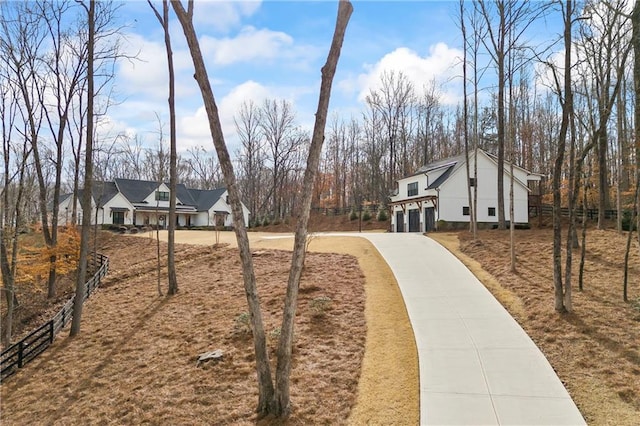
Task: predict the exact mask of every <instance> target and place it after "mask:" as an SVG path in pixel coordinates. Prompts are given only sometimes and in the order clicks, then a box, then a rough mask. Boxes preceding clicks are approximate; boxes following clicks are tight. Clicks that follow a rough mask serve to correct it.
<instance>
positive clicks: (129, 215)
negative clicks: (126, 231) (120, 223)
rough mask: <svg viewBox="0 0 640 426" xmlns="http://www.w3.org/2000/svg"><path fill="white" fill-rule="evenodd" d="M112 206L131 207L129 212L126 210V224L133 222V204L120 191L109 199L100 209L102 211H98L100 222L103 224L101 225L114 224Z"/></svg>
mask: <svg viewBox="0 0 640 426" xmlns="http://www.w3.org/2000/svg"><path fill="white" fill-rule="evenodd" d="M112 207H116V208H127V209H129V211H128V212H124V224H125V225H132V224H133V206H132V205H131V204H130V203H129V201H127V199H126V198H125V197H124V196H123V195H122V194H120V193H118V194H116V195H115V196H114V197H113V198H112V199H110V200H109V201H107V202H106V203H105V205H104V206H103V207H102V208H101V209H100V211H98V224H101V225H112V224H113V213H112V211H111V208H112Z"/></svg>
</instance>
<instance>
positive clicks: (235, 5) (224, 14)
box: [185, 0, 262, 32]
mask: <svg viewBox="0 0 640 426" xmlns="http://www.w3.org/2000/svg"><path fill="white" fill-rule="evenodd" d="M261 5H262V1H261V0H250V1H237V0H236V1H220V0H208V1H199V2H197V3H196V4H195V7H194V11H193V20H194V23H195V25H196V29H197V28H198V27H199V26H202V25H206V26H207V28H209V29H210V30H214V31H220V32H227V31H229V30H230V29H231V28H233V27H236V26H237V25H238V24H239V23H240V22H241V21H242V20H243V19H244V18H246V17H250V16H252V15H253V14H254V13H256V11H257V10H258V9H259V8H260V6H261ZM185 7H186V6H185Z"/></svg>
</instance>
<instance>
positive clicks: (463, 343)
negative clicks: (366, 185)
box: [361, 233, 586, 425]
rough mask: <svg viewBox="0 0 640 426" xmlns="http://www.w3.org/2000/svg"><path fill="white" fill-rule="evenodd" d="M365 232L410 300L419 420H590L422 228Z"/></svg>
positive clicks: (512, 324)
mask: <svg viewBox="0 0 640 426" xmlns="http://www.w3.org/2000/svg"><path fill="white" fill-rule="evenodd" d="M361 235H362V236H363V237H365V238H367V239H368V240H369V241H371V242H372V243H373V244H374V245H375V246H376V248H377V249H378V251H379V252H380V253H381V254H382V256H383V257H384V258H385V260H386V261H387V263H388V264H389V266H390V267H391V269H392V271H393V273H394V274H395V276H396V279H397V281H398V285H399V286H400V289H401V291H402V295H403V297H404V300H405V304H406V307H407V311H408V314H409V319H410V320H411V324H412V326H413V331H414V334H415V338H416V345H417V347H418V358H419V364H420V419H421V421H420V423H421V424H425V425H445V424H446V425H462V424H468V425H480V424H483V425H484V424H486V425H498V424H499V425H584V424H586V423H585V421H584V419H583V418H582V415H581V414H580V412H579V411H578V409H577V407H576V405H575V404H574V402H573V400H572V399H571V397H570V396H569V394H568V393H567V391H566V389H565V387H564V385H563V384H562V382H561V381H560V379H559V378H558V376H557V375H556V373H555V372H554V370H553V368H552V367H551V365H550V364H549V362H548V361H547V359H546V358H545V357H544V355H543V354H542V352H540V350H539V349H538V347H537V346H536V345H535V344H534V343H533V341H532V340H531V339H530V338H529V336H528V335H527V334H526V333H525V332H524V330H523V329H522V328H521V327H520V326H519V325H518V323H517V322H516V321H515V320H514V319H513V318H512V317H511V315H509V313H508V312H507V311H506V310H505V309H504V308H503V307H502V305H500V303H498V301H497V300H496V299H495V298H494V297H493V296H492V295H491V293H489V291H488V290H487V289H486V288H485V287H484V286H483V285H482V283H480V282H479V281H478V279H477V278H476V277H475V276H474V275H473V274H472V273H471V272H470V271H469V270H468V269H467V268H466V267H465V266H464V265H463V264H462V263H461V262H460V261H459V260H458V259H457V258H456V257H454V256H453V255H452V254H451V253H450V252H449V251H448V250H446V249H445V248H444V247H442V246H441V245H439V244H438V243H436V242H435V241H433V240H432V239H430V238H426V237H424V236H422V235H421V234H410V233H407V234H361ZM550 291H551V290H550Z"/></svg>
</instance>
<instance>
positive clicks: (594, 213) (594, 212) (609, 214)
mask: <svg viewBox="0 0 640 426" xmlns="http://www.w3.org/2000/svg"><path fill="white" fill-rule="evenodd" d="M538 212H540V215H541V216H552V215H553V206H550V205H548V204H543V205H541V206H532V205H531V204H529V216H530V217H536V216H538ZM585 212H586V215H587V219H590V220H597V219H598V212H599V210H598V209H586V210H583V209H582V208H578V209H576V210H575V213H576V217H578V218H582V217H583V216H584V215H585ZM625 213H626V214H629V215H630V214H631V211H630V210H623V214H625ZM560 214H561V215H562V217H569V208H568V207H562V208H561V209H560ZM623 217H624V216H623ZM604 218H605V219H617V218H618V211H617V210H605V211H604Z"/></svg>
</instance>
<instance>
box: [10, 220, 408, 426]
mask: <svg viewBox="0 0 640 426" xmlns="http://www.w3.org/2000/svg"><path fill="white" fill-rule="evenodd" d="M185 235H187V236H188V237H189V238H191V239H192V240H193V241H192V242H196V243H198V242H199V243H200V244H207V245H206V246H195V245H184V246H180V247H179V250H178V254H177V271H178V280H179V283H180V293H179V294H178V295H177V296H175V297H172V298H166V297H159V296H158V295H157V290H156V270H155V265H156V260H155V243H154V242H152V241H151V240H150V239H148V238H145V237H144V236H143V238H134V237H129V236H116V235H110V237H109V238H108V240H107V241H104V249H103V251H105V252H107V253H108V254H109V255H110V256H111V270H110V273H109V275H108V278H107V280H106V281H105V282H104V284H103V286H102V287H101V288H100V289H99V291H98V292H97V293H96V294H95V295H94V296H92V298H91V299H90V300H89V302H88V303H87V305H86V308H85V314H84V316H83V330H82V334H81V335H80V336H79V337H77V338H75V339H70V338H68V337H66V336H65V335H64V334H62V335H61V336H60V337H59V338H58V339H57V340H56V343H55V344H54V346H53V347H52V348H51V349H49V350H48V351H47V352H46V353H45V354H43V355H42V356H41V357H40V358H39V359H37V360H36V361H34V362H33V363H32V364H30V365H29V366H28V367H27V368H25V369H24V370H22V371H20V372H19V373H17V374H16V375H15V376H14V377H12V378H10V379H9V380H8V381H7V383H4V384H3V385H2V387H1V389H0V391H1V395H0V396H1V398H2V401H1V402H2V414H1V416H2V417H1V419H2V423H3V424H7V425H22V424H87V423H89V424H107V423H109V424H114V423H115V424H143V423H147V424H251V423H255V422H256V418H255V415H254V413H253V409H254V408H255V404H256V402H257V390H256V381H255V369H254V365H255V360H254V355H253V348H252V340H251V337H250V335H249V334H248V333H245V332H243V328H244V327H243V323H242V322H241V321H238V320H239V319H240V318H241V317H240V315H241V314H242V313H243V312H245V311H246V300H245V298H244V291H243V288H242V281H241V279H242V278H241V270H240V265H239V259H238V256H237V251H236V250H235V248H233V247H232V246H233V237H232V235H230V234H229V233H223V234H221V240H220V242H221V243H222V244H220V245H219V246H218V247H216V248H214V247H212V244H211V243H212V239H213V238H214V237H213V233H211V232H204V233H190V234H185ZM185 235H180V236H179V238H183V239H184V238H185ZM198 238H201V241H198ZM252 239H253V240H254V241H253V243H252V248H253V250H254V251H255V252H256V256H255V257H254V261H255V266H256V271H257V277H258V285H259V290H260V294H261V302H262V306H263V314H264V316H265V325H266V330H267V333H268V334H269V336H270V339H269V340H270V342H269V345H270V347H271V348H274V347H275V341H276V338H277V330H278V327H279V323H280V320H281V310H282V300H283V294H284V289H285V286H286V279H287V272H288V264H289V262H290V252H287V251H282V250H278V248H280V249H290V246H291V244H292V240H291V239H290V238H283V239H266V238H262V237H261V235H259V234H252ZM227 242H229V243H231V244H229V245H227V244H226V243H227ZM274 248H275V249H274ZM310 249H311V250H312V251H314V252H315V253H310V254H309V256H308V258H307V266H306V267H305V272H304V275H303V281H302V284H301V290H300V304H299V310H298V316H297V323H296V340H295V347H294V358H295V360H294V365H293V372H292V386H291V393H292V402H293V404H294V406H293V415H292V416H291V418H290V419H289V422H288V423H289V424H310V423H313V424H348V423H351V424H364V423H369V424H389V423H398V422H400V423H405V424H415V423H417V421H418V412H419V410H418V376H417V357H416V351H415V344H414V341H413V334H412V332H411V327H410V325H409V322H408V318H407V316H406V311H405V309H404V303H403V301H402V298H401V295H400V292H399V290H398V288H397V285H396V283H395V280H394V279H393V275H392V274H391V271H390V270H389V269H388V267H387V266H386V264H385V263H384V261H383V260H382V258H381V257H380V255H379V254H378V253H377V251H376V250H375V249H374V248H373V247H372V246H371V245H370V244H369V243H368V242H367V241H365V240H362V239H359V238H340V239H336V238H314V240H313V241H312V243H311V247H310ZM163 250H164V247H163ZM329 251H331V252H334V253H327V252H329ZM335 252H343V253H357V254H358V258H356V257H354V256H352V255H347V254H339V253H335ZM358 262H359V263H360V265H359V264H358ZM361 268H362V269H361ZM363 271H364V272H363ZM163 282H164V278H163ZM365 296H366V297H365ZM320 297H328V298H329V299H330V300H331V302H330V304H329V306H328V307H327V308H326V309H321V312H319V313H318V310H317V309H315V310H314V309H313V308H312V305H313V304H314V299H315V300H317V299H318V298H320ZM365 299H366V300H365ZM375 312H381V313H382V314H381V315H375V314H374V313H375ZM367 328H368V331H367ZM372 331H373V333H372ZM213 349H222V350H223V351H224V358H223V360H222V361H219V362H210V363H206V364H203V365H201V366H197V365H196V360H195V358H196V356H197V355H198V354H199V353H202V352H205V351H208V350H213ZM273 352H274V351H273V349H272V350H271V353H272V355H273ZM365 352H366V355H365ZM361 376H362V377H361ZM261 423H265V422H261Z"/></svg>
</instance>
